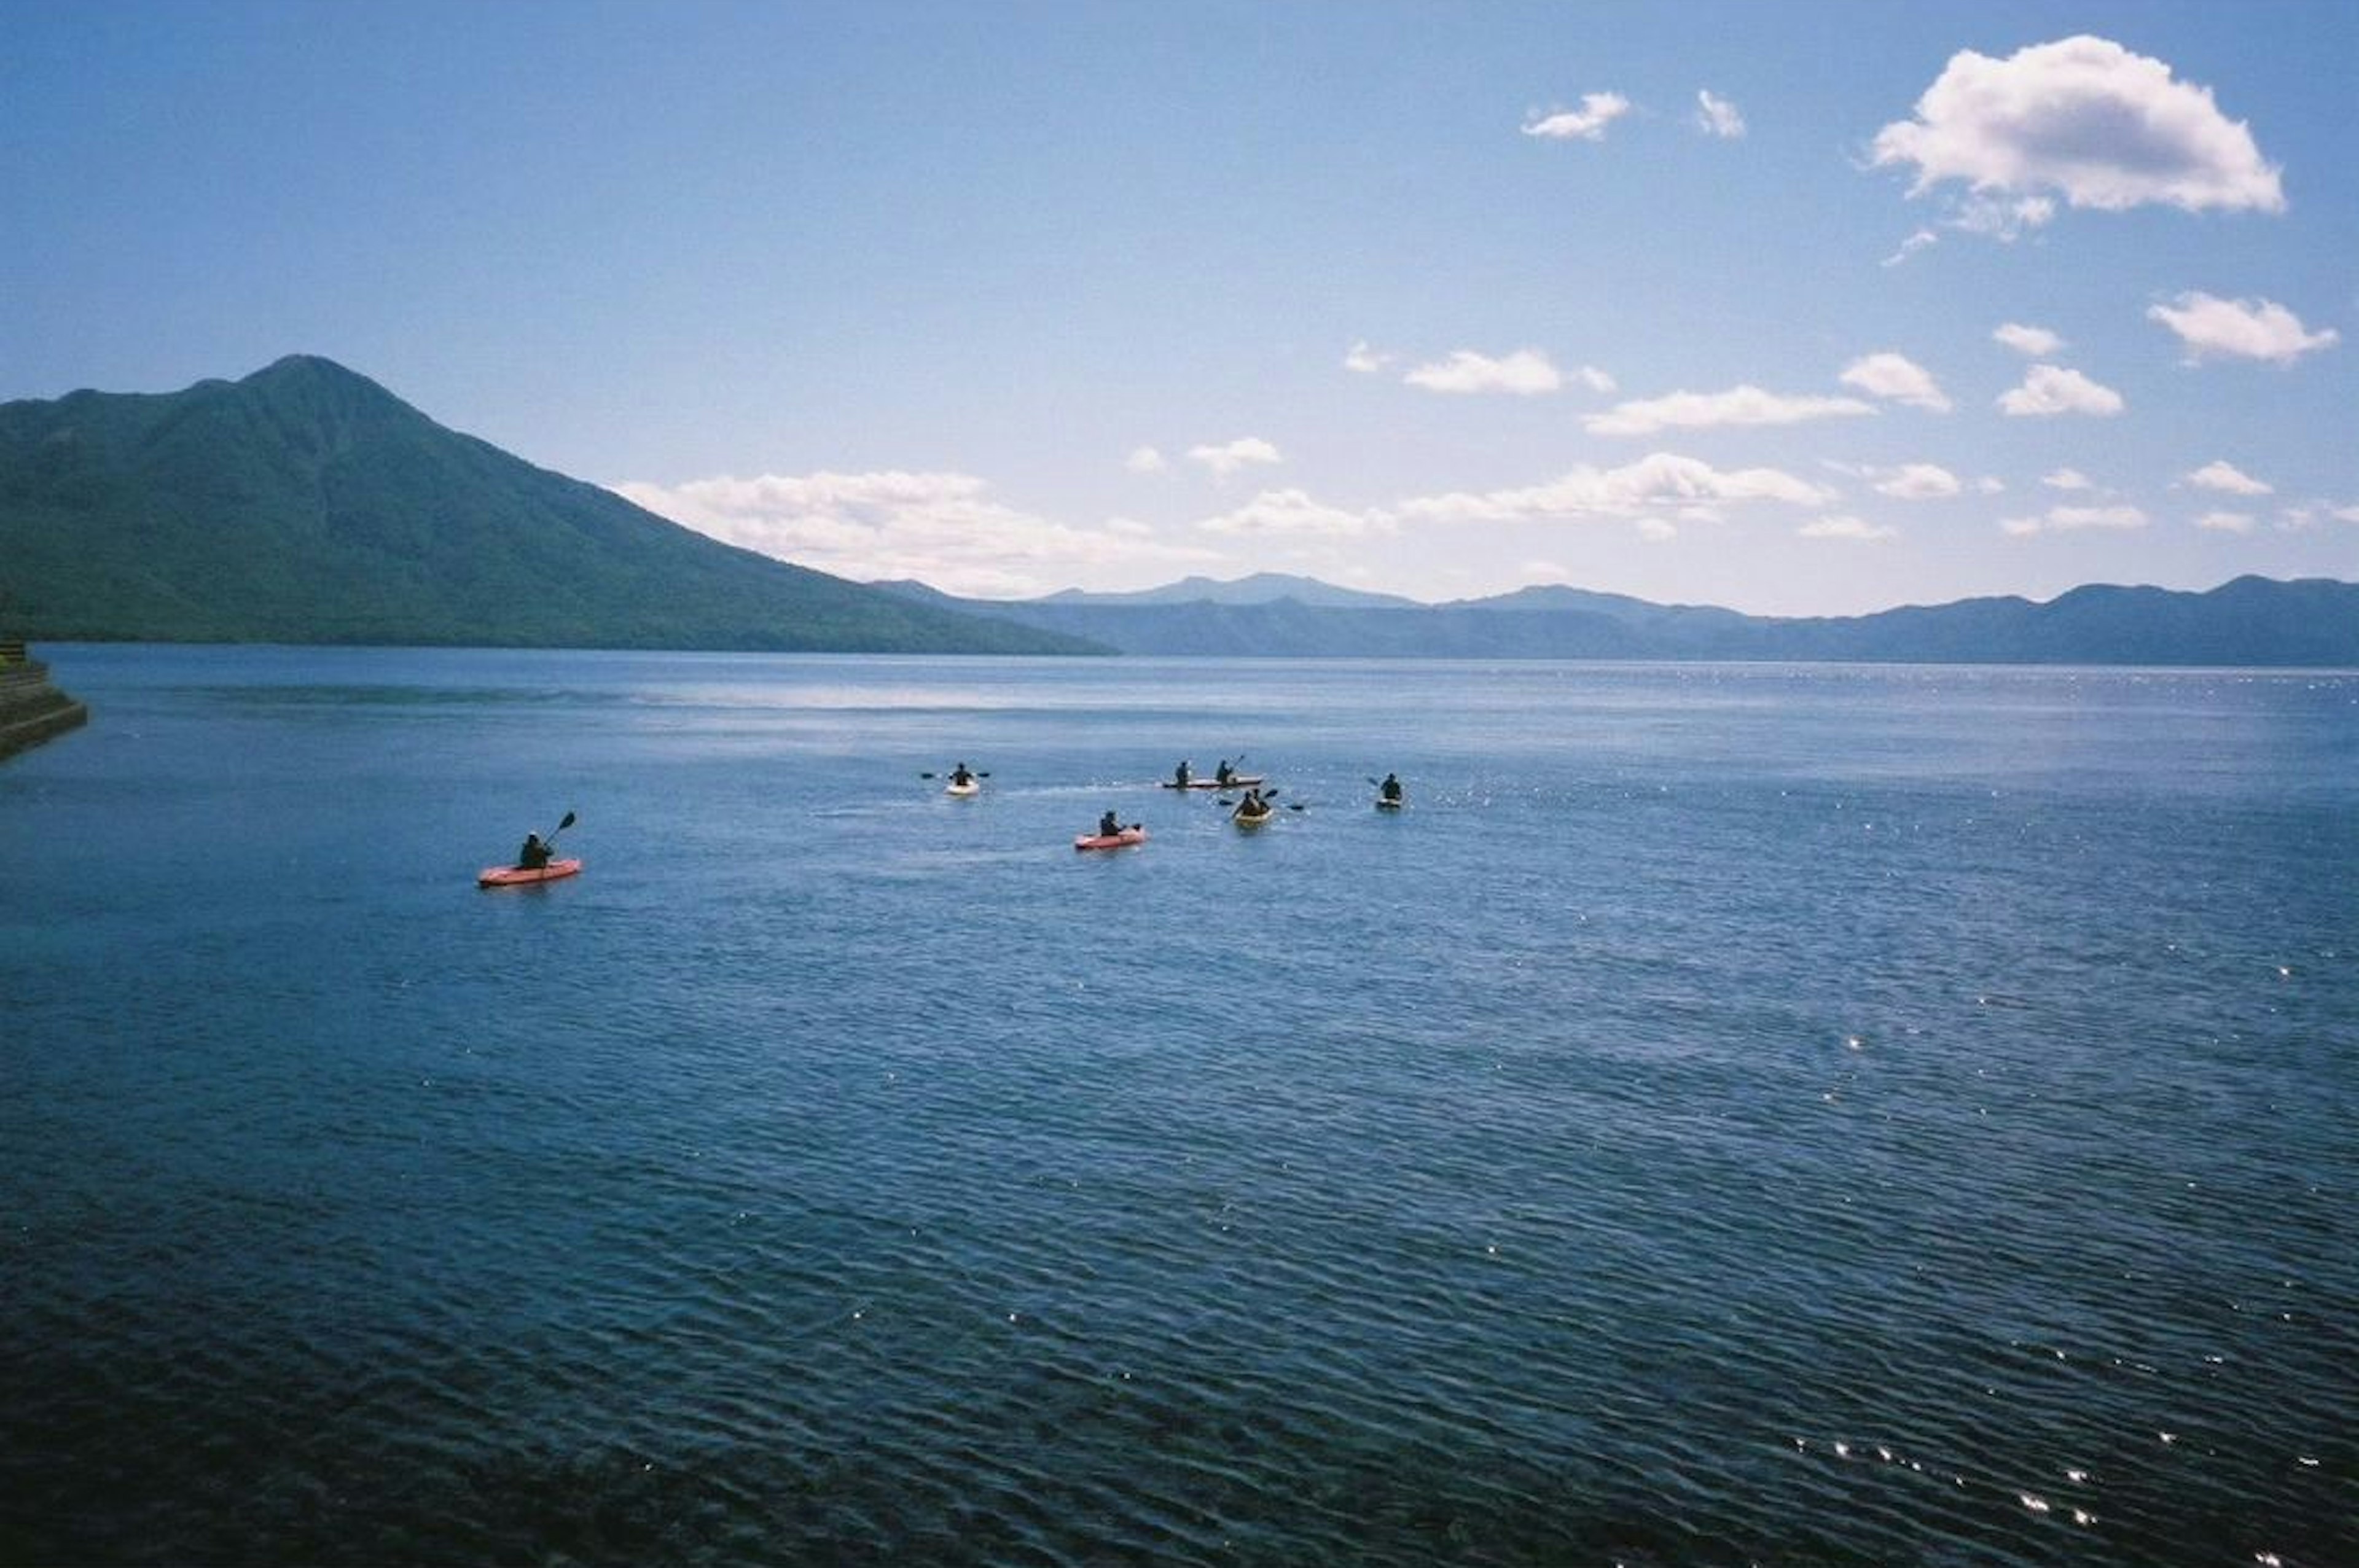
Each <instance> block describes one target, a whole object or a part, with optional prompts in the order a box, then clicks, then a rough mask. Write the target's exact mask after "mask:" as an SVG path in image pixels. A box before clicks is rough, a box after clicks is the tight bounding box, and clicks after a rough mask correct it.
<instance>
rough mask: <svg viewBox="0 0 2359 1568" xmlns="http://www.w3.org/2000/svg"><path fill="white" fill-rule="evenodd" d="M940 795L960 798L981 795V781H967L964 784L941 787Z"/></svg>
mask: <svg viewBox="0 0 2359 1568" xmlns="http://www.w3.org/2000/svg"><path fill="white" fill-rule="evenodd" d="M942 793H943V794H944V795H961V796H964V795H981V794H982V793H983V781H982V780H980V779H969V780H967V781H966V783H964V784H948V785H945V786H944V787H943V790H942Z"/></svg>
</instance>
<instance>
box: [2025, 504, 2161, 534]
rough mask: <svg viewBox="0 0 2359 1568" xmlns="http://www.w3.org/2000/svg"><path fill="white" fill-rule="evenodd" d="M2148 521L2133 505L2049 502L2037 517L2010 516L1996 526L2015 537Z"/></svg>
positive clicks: (2142, 524)
mask: <svg viewBox="0 0 2359 1568" xmlns="http://www.w3.org/2000/svg"><path fill="white" fill-rule="evenodd" d="M2146 525H2147V515H2146V514H2145V513H2143V512H2141V511H2139V510H2138V509H2137V508H2136V507H2135V506H2051V507H2049V509H2048V510H2047V512H2046V513H2045V514H2042V515H2040V516H2038V517H2009V518H2007V519H2006V520H2005V521H2003V522H2001V523H2000V524H1999V527H2000V528H2001V529H2002V530H2004V531H2005V532H2006V533H2008V534H2012V535H2016V536H2017V537H2019V538H2020V537H2026V536H2028V535H2033V534H2071V533H2079V532H2082V531H2085V530H2087V529H2092V528H2102V529H2115V530H2122V529H2130V528H2143V527H2145V526H2146Z"/></svg>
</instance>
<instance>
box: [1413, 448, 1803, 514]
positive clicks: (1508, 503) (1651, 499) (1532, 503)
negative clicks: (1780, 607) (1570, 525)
mask: <svg viewBox="0 0 2359 1568" xmlns="http://www.w3.org/2000/svg"><path fill="white" fill-rule="evenodd" d="M1833 499H1834V492H1832V491H1830V490H1828V489H1826V488H1824V487H1823V486H1821V485H1815V484H1811V483H1810V482H1809V481H1805V480H1800V479H1797V478H1795V477H1794V476H1793V475H1792V474H1789V473H1786V472H1784V471H1783V470H1777V469H1736V470H1720V469H1715V468H1713V467H1712V465H1711V464H1710V463H1707V462H1704V461H1702V460H1699V459H1696V458H1689V457H1680V456H1678V455H1676V454H1674V453H1670V452H1652V453H1649V454H1648V455H1647V456H1646V457H1643V458H1640V459H1639V460H1637V461H1636V462H1633V463H1626V464H1625V465H1624V466H1622V467H1621V468H1617V469H1603V470H1601V469H1596V468H1592V467H1589V466H1587V465H1583V466H1582V467H1580V468H1577V469H1574V470H1572V471H1571V472H1570V473H1567V474H1565V475H1563V476H1562V477H1560V478H1558V479H1554V480H1550V481H1548V482H1546V483H1544V484H1536V485H1528V486H1525V487H1523V488H1520V489H1514V490H1495V491H1488V492H1482V493H1480V494H1474V493H1467V492H1459V493H1454V494H1448V495H1432V496H1422V497H1419V498H1417V499H1414V500H1410V501H1406V502H1403V503H1401V504H1400V506H1399V508H1398V509H1397V510H1398V511H1399V513H1400V514H1401V515H1402V516H1404V517H1415V518H1419V519H1422V520H1427V521H1432V522H1440V523H1524V522H1547V521H1564V522H1581V521H1623V522H1636V521H1639V520H1641V519H1643V518H1647V517H1649V516H1652V517H1653V518H1654V519H1655V520H1656V521H1658V522H1660V521H1665V519H1664V518H1663V517H1662V515H1661V514H1664V513H1669V514H1673V515H1675V516H1677V517H1678V518H1680V520H1682V521H1687V522H1716V521H1718V520H1720V519H1721V518H1722V517H1723V516H1724V515H1725V513H1726V508H1728V507H1731V506H1741V505H1747V504H1750V503H1756V502H1770V503H1780V504H1784V505H1788V506H1823V505H1825V504H1826V503H1828V502H1830V501H1832V500H1833Z"/></svg>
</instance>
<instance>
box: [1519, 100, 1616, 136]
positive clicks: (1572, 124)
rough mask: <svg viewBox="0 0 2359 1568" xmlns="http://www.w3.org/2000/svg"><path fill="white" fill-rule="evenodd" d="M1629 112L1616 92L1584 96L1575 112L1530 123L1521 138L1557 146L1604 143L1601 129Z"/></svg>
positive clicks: (1549, 116) (1571, 111)
mask: <svg viewBox="0 0 2359 1568" xmlns="http://www.w3.org/2000/svg"><path fill="white" fill-rule="evenodd" d="M1629 112H1630V100H1628V99H1627V98H1625V97H1623V96H1622V94H1620V93H1619V92H1584V93H1582V95H1581V107H1580V108H1579V109H1568V110H1563V111H1560V112H1559V113H1557V114H1549V115H1547V116H1545V117H1544V118H1541V119H1537V120H1534V121H1532V122H1531V123H1530V124H1527V125H1526V126H1525V127H1524V135H1527V136H1544V137H1546V138H1548V139H1549V140H1550V141H1557V142H1566V141H1576V140H1577V141H1584V142H1602V141H1603V140H1604V139H1605V127H1606V126H1608V125H1610V124H1613V123H1614V121H1616V120H1618V119H1620V118H1621V117H1622V116H1623V115H1625V114H1628V113H1629Z"/></svg>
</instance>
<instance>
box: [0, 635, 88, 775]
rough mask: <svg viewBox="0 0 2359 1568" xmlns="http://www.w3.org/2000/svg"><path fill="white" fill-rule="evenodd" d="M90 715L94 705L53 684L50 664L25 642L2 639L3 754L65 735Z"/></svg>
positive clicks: (0, 737) (0, 705)
mask: <svg viewBox="0 0 2359 1568" xmlns="http://www.w3.org/2000/svg"><path fill="white" fill-rule="evenodd" d="M89 718H90V709H89V708H84V707H83V706H82V704H81V703H79V702H76V701H75V700H74V699H73V698H72V697H68V696H67V695H66V694H65V693H64V692H61V691H60V690H59V689H58V688H57V687H53V686H51V685H50V684H49V665H45V664H43V663H41V662H40V661H39V660H38V659H36V658H32V657H30V656H29V655H27V654H26V652H25V644H24V643H13V642H7V641H5V640H0V757H8V756H12V755H14V754H15V753H16V752H21V751H23V750H25V749H26V748H27V747H28V746H38V745H39V744H40V743H41V742H42V741H47V740H49V739H51V738H53V737H55V736H58V735H62V734H64V733H65V732H66V731H67V730H71V729H73V728H74V727H75V726H77V725H79V724H82V723H84V722H86V721H87V720H88V719H89Z"/></svg>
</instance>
